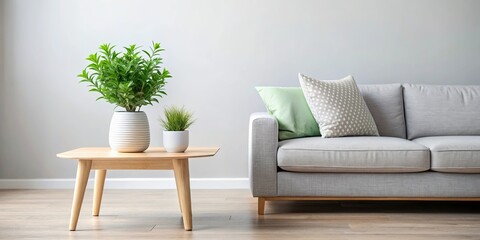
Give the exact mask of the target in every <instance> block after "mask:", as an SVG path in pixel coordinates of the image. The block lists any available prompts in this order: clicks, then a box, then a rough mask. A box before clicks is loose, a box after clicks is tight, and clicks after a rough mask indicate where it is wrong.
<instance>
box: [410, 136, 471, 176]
mask: <svg viewBox="0 0 480 240" xmlns="http://www.w3.org/2000/svg"><path fill="white" fill-rule="evenodd" d="M413 141H414V142H416V143H419V144H422V145H424V146H426V147H428V148H430V151H431V156H432V167H431V168H432V170H434V171H437V172H452V173H480V136H436V137H423V138H417V139H414V140H413Z"/></svg>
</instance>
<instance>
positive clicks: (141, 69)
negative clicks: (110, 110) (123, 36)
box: [78, 42, 171, 152]
mask: <svg viewBox="0 0 480 240" xmlns="http://www.w3.org/2000/svg"><path fill="white" fill-rule="evenodd" d="M161 51H163V49H162V48H161V47H160V44H159V43H155V42H154V43H152V47H150V49H149V50H148V51H147V50H142V49H140V47H138V46H137V45H130V46H128V47H124V51H123V52H117V51H115V46H112V45H110V44H103V45H100V51H99V52H97V53H93V54H90V55H89V56H88V58H87V60H88V61H89V62H90V64H89V65H88V66H87V67H86V68H85V69H84V70H83V71H82V73H80V74H79V75H78V77H79V78H80V79H81V80H80V82H84V83H88V84H89V85H88V86H89V87H90V91H91V92H97V93H99V94H100V97H98V98H97V100H99V99H104V100H105V101H107V102H109V103H112V104H114V105H116V106H117V107H121V108H124V109H125V110H124V111H115V112H114V114H113V117H112V121H111V123H110V133H109V143H110V147H111V148H112V149H113V150H115V151H118V152H143V151H145V150H146V149H147V148H148V146H149V145H150V129H149V124H148V118H147V115H146V114H145V112H142V111H140V109H141V107H142V106H144V105H152V104H153V103H154V102H158V99H159V98H161V97H162V96H164V95H166V93H165V91H164V86H165V83H166V82H165V79H167V78H170V77H171V76H170V73H169V72H168V70H167V69H165V68H163V69H162V68H161V66H160V65H161V64H162V58H161V57H160V52H161Z"/></svg>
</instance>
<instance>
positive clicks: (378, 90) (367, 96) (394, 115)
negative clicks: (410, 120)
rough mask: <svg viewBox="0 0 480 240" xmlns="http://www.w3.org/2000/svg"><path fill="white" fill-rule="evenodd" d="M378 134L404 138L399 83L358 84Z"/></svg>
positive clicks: (403, 116)
mask: <svg viewBox="0 0 480 240" xmlns="http://www.w3.org/2000/svg"><path fill="white" fill-rule="evenodd" d="M358 88H359V90H360V93H361V94H362V96H363V99H364V100H365V103H366V104H367V106H368V109H369V110H370V113H371V114H372V116H373V119H374V120H375V124H376V125H377V129H378V133H379V134H380V136H388V137H399V138H406V129H405V115H404V110H403V95H402V85H401V84H375V85H358Z"/></svg>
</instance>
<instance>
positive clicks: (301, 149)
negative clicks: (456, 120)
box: [277, 136, 430, 173]
mask: <svg viewBox="0 0 480 240" xmlns="http://www.w3.org/2000/svg"><path fill="white" fill-rule="evenodd" d="M277 161H278V166H279V167H280V168H281V169H283V170H285V171H292V172H368V173H370V172H383V173H388V172H397V173H398V172H422V171H426V170H429V169H430V151H429V149H428V148H427V147H425V146H423V145H420V144H417V143H414V142H411V141H408V140H405V139H401V138H394V137H376V136H358V137H341V138H321V137H310V138H299V139H290V140H286V141H281V142H279V148H278V156H277Z"/></svg>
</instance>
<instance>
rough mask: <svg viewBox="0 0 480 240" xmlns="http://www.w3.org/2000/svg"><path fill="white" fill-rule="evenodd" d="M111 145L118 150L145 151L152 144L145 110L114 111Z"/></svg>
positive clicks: (111, 123) (110, 135)
mask: <svg viewBox="0 0 480 240" xmlns="http://www.w3.org/2000/svg"><path fill="white" fill-rule="evenodd" d="M109 142H110V147H111V148H112V149H113V150H115V151H117V152H143V151H145V150H146V149H147V148H148V146H149V145H150V127H149V125H148V118H147V114H145V112H114V113H113V116H112V121H111V122H110V134H109Z"/></svg>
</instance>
